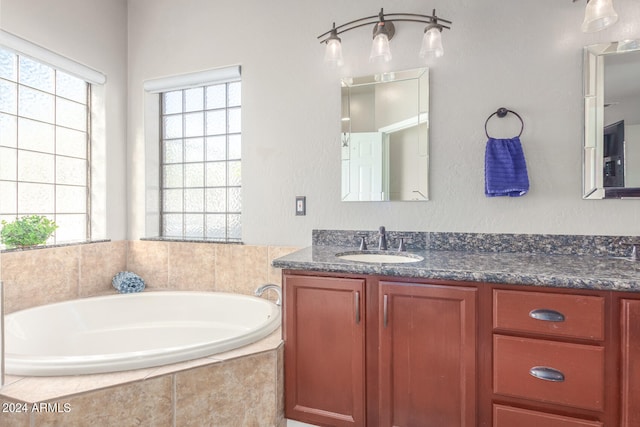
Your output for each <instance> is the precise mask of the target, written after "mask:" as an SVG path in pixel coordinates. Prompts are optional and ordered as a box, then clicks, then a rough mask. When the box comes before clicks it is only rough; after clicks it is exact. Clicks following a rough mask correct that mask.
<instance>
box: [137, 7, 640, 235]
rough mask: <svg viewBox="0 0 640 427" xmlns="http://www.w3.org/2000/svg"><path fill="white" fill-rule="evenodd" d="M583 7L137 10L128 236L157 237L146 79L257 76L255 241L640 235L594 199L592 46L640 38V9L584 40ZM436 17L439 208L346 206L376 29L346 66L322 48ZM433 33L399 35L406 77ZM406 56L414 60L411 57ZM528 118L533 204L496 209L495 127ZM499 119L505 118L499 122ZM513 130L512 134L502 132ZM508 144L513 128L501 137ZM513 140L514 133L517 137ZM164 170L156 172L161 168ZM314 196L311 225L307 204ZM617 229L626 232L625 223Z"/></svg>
mask: <svg viewBox="0 0 640 427" xmlns="http://www.w3.org/2000/svg"><path fill="white" fill-rule="evenodd" d="M583 3H584V2H578V3H572V2H570V1H568V0H566V1H557V0H541V1H537V2H524V1H504V0H487V1H483V2H478V1H475V0H446V1H445V0H431V1H430V2H428V4H426V7H427V10H424V8H425V3H424V2H423V1H418V0H403V1H400V0H388V1H375V2H371V1H370V0H353V1H350V2H344V1H342V0H326V1H323V2H301V1H297V0H278V1H263V0H233V1H231V0H220V1H216V2H212V1H210V0H184V1H172V0H130V1H129V79H130V80H129V89H130V92H129V106H130V110H129V136H128V140H129V154H130V155H131V157H130V158H129V166H130V168H131V170H132V172H133V174H132V177H131V179H130V180H129V182H130V198H129V220H130V228H129V236H130V237H131V238H138V237H141V236H142V235H143V234H144V227H145V224H144V222H145V217H144V214H143V212H144V200H145V194H144V192H145V183H144V164H143V161H142V160H143V159H142V158H141V154H142V153H144V145H145V144H156V142H155V141H144V136H143V126H144V122H143V119H144V118H143V114H142V113H143V109H144V108H143V90H142V84H143V82H144V80H146V79H149V78H154V77H159V76H165V75H171V74H175V73H184V72H190V71H196V70H201V69H207V68H213V67H220V66H224V65H230V64H238V63H239V64H242V67H243V68H242V70H243V76H242V79H243V80H242V81H243V143H244V147H243V162H244V164H243V186H244V187H243V192H244V195H243V198H244V199H243V203H244V212H243V237H244V241H245V242H247V243H251V244H292V245H305V244H309V242H310V235H311V230H312V229H313V228H340V229H375V228H376V227H378V226H379V225H382V224H384V225H386V226H387V228H388V229H391V230H394V229H395V230H400V229H401V230H425V231H462V232H497V233H511V232H517V233H554V234H559V233H570V234H640V223H638V221H637V218H638V216H639V214H640V202H639V201H630V200H625V201H618V200H607V201H584V200H582V199H581V143H582V141H581V140H582V70H581V66H582V47H583V46H584V45H588V44H593V43H599V42H605V41H610V40H616V39H621V38H631V37H633V38H640V5H638V2H637V1H636V0H617V1H616V3H615V6H616V9H617V11H618V13H619V14H620V17H621V18H620V21H619V23H618V24H617V25H616V26H614V27H613V28H612V29H609V30H605V31H604V32H600V33H597V34H583V33H582V32H581V31H580V24H581V22H582V18H583V13H584V4H583ZM381 6H383V7H384V8H385V11H386V12H387V13H390V12H425V13H429V12H430V11H431V9H432V8H434V7H435V8H436V9H437V12H438V15H440V16H442V17H445V18H448V19H451V20H452V21H453V29H452V30H451V31H445V33H444V34H443V39H444V44H445V56H444V57H443V58H441V60H439V61H438V62H436V63H434V64H433V65H432V68H431V112H432V114H431V119H432V120H431V134H430V135H431V138H430V141H431V165H432V169H431V176H430V178H431V185H430V196H431V199H432V200H431V201H429V202H422V203H410V202H407V203H402V202H392V203H342V202H340V143H339V133H340V85H339V79H340V77H341V76H345V75H364V74H372V73H374V72H376V71H380V69H379V68H376V67H375V66H373V65H371V64H369V62H368V59H367V57H368V50H369V46H370V30H369V29H364V28H363V29H361V30H354V31H352V32H350V33H345V34H344V35H342V40H343V51H344V56H345V62H346V64H345V66H344V67H343V68H342V69H341V70H340V71H334V70H331V69H329V68H327V67H326V66H325V64H324V63H323V53H324V51H323V46H321V45H320V44H319V43H318V42H317V40H316V36H317V35H319V34H320V33H322V32H324V31H326V30H327V29H329V28H330V26H331V23H332V22H334V21H335V22H336V23H337V24H340V23H343V22H346V21H348V20H352V19H356V18H360V17H362V16H365V15H370V14H371V15H373V14H375V13H377V12H378V8H379V7H381ZM422 31H423V28H422V27H421V26H420V25H414V24H408V23H400V24H398V26H397V34H396V36H395V37H394V39H393V40H392V41H391V48H392V52H393V61H392V63H391V64H390V65H389V68H392V69H398V70H400V69H410V68H416V67H419V66H422V65H423V64H422V63H421V61H420V60H419V58H418V57H417V55H416V54H415V53H416V52H417V50H418V49H419V43H420V37H421V34H422ZM401 46H404V47H403V48H400V47H401ZM501 106H505V107H508V108H511V109H513V110H516V111H517V112H518V113H520V115H521V116H522V117H523V119H524V120H525V130H524V133H523V135H522V141H523V144H524V149H525V154H526V157H527V162H528V167H529V175H530V180H531V191H530V193H529V194H527V195H526V196H524V197H522V198H491V199H490V198H486V197H485V196H484V192H483V190H484V181H483V179H484V178H483V177H484V165H483V162H484V160H483V159H484V145H485V140H486V137H485V134H484V121H485V119H486V118H487V117H488V115H489V114H491V113H492V112H494V111H495V110H496V109H497V108H498V107H501ZM496 120H498V119H496ZM502 123H504V124H502ZM492 126H493V128H494V129H496V132H497V131H498V130H499V129H500V128H501V127H503V128H509V131H508V133H513V132H515V131H517V125H516V124H515V123H512V122H507V121H505V122H500V123H492ZM503 136H512V135H503ZM152 160H154V159H152ZM296 195H305V196H307V216H305V217H296V216H294V197H295V196H296ZM612 216H615V218H616V221H611V220H610V218H611V217H612Z"/></svg>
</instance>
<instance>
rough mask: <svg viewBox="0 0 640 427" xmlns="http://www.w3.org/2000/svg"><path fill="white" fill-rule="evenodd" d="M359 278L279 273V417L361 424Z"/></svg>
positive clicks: (362, 378)
mask: <svg viewBox="0 0 640 427" xmlns="http://www.w3.org/2000/svg"><path fill="white" fill-rule="evenodd" d="M364 291H365V280H364V279H348V278H337V277H317V276H299V275H284V323H283V337H284V341H285V347H284V366H285V416H286V417H287V418H290V419H295V420H298V421H303V422H306V423H310V424H317V425H323V426H364V425H365V384H366V383H365V374H364V373H365V363H366V361H365V335H364V334H365V331H364V325H365V320H366V317H365V316H366V313H365V310H364Z"/></svg>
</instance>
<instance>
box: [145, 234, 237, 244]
mask: <svg viewBox="0 0 640 427" xmlns="http://www.w3.org/2000/svg"><path fill="white" fill-rule="evenodd" d="M140 240H144V241H152V242H182V243H217V244H223V245H244V243H242V241H241V240H225V239H205V238H198V237H164V236H158V237H142V238H141V239H140Z"/></svg>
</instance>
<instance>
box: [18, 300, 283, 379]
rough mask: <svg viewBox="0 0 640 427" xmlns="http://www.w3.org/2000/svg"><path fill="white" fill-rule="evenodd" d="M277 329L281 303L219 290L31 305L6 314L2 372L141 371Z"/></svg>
mask: <svg viewBox="0 0 640 427" xmlns="http://www.w3.org/2000/svg"><path fill="white" fill-rule="evenodd" d="M279 326H280V307H278V306H277V305H275V304H273V303H272V302H270V301H268V300H266V299H263V298H257V297H253V296H248V295H239V294H227V293H221V292H142V293H137V294H126V295H124V294H123V295H120V294H118V295H109V296H103V297H94V298H85V299H78V300H73V301H66V302H61V303H56V304H50V305H44V306H40V307H34V308H29V309H26V310H22V311H18V312H15V313H11V314H8V315H6V317H5V327H6V332H5V350H6V354H5V367H6V373H7V374H12V375H26V376H32V375H34V376H50V375H75V374H90V373H101V372H114V371H122V370H128V369H139V368H146V367H152V366H158V365H164V364H168V363H175V362H181V361H185V360H190V359H196V358H200V357H205V356H210V355H213V354H216V353H220V352H223V351H228V350H232V349H234V348H237V347H241V346H244V345H246V344H250V343H252V342H254V341H257V340H259V339H262V338H264V337H266V336H267V335H269V334H271V333H272V332H273V331H275V330H276V329H277V328H278V327H279Z"/></svg>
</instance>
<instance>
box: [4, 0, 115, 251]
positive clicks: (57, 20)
mask: <svg viewBox="0 0 640 427" xmlns="http://www.w3.org/2000/svg"><path fill="white" fill-rule="evenodd" d="M126 8H127V4H126V0H108V1H105V0H55V1H53V0H0V11H1V14H0V28H2V29H3V30H5V31H8V32H10V33H13V34H15V35H17V36H19V37H22V38H24V39H27V40H29V41H31V42H32V43H35V44H38V45H40V46H43V47H45V48H47V49H50V50H52V51H54V52H56V53H59V54H61V55H63V56H66V57H68V58H70V59H73V60H75V61H77V62H80V63H82V64H85V65H87V66H89V67H91V68H94V69H96V70H98V71H101V72H102V73H104V74H106V76H107V83H106V84H105V86H104V87H103V88H101V89H99V90H98V92H99V96H100V97H101V98H103V99H104V101H105V110H104V111H102V110H100V111H98V114H99V115H100V116H101V117H100V120H99V123H100V124H101V126H104V128H102V129H95V131H96V132H98V133H100V135H101V136H100V139H101V141H100V144H96V145H95V146H94V147H93V148H94V150H93V152H92V161H93V164H94V167H95V171H93V173H92V178H94V182H93V186H94V188H100V189H101V191H100V192H101V193H102V194H101V195H100V196H99V197H94V198H93V202H94V206H93V208H94V211H97V213H96V215H95V216H96V217H101V220H100V221H98V222H99V223H97V224H94V225H93V227H92V228H93V232H94V236H93V237H94V238H105V237H106V238H110V239H113V240H122V239H125V238H126V237H127V218H126V213H127V211H126V203H127V198H126V193H127V169H126V168H125V154H126V120H127V114H126V113H127V98H126V95H127V93H126V82H127V74H126V73H127V68H126V66H127V64H126V51H127V44H126V43H127V26H126V18H127V15H126V12H127V9H126Z"/></svg>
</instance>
